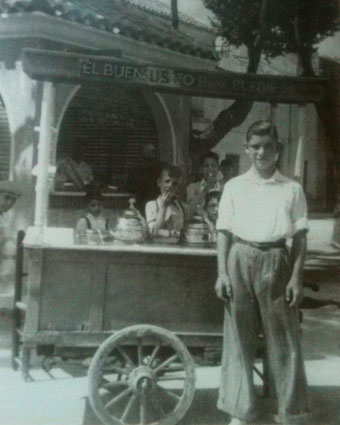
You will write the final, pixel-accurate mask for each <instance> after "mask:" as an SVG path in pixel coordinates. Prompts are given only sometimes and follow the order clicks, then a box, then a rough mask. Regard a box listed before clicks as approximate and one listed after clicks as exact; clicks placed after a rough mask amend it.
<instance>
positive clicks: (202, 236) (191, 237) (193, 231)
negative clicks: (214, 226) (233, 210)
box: [184, 217, 210, 245]
mask: <svg viewBox="0 0 340 425" xmlns="http://www.w3.org/2000/svg"><path fill="white" fill-rule="evenodd" d="M184 242H185V243H186V244H189V245H207V244H209V243H210V231H209V226H208V224H207V223H206V222H205V221H204V220H203V219H202V218H201V217H194V220H193V221H192V222H190V223H189V224H188V226H187V228H186V230H185V233H184Z"/></svg>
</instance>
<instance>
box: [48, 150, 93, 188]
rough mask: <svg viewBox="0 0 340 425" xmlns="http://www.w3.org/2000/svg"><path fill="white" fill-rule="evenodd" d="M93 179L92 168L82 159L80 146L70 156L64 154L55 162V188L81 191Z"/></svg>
mask: <svg viewBox="0 0 340 425" xmlns="http://www.w3.org/2000/svg"><path fill="white" fill-rule="evenodd" d="M93 181H94V178H93V173H92V168H91V167H90V165H88V164H87V163H86V162H85V160H84V159H83V152H82V149H81V147H78V149H77V151H75V152H74V153H73V155H72V156H70V155H69V154H64V156H63V158H62V159H61V160H59V161H58V162H57V169H56V175H55V188H56V189H57V190H65V189H72V190H76V191H83V190H86V188H87V187H88V186H89V185H90V184H92V182H93Z"/></svg>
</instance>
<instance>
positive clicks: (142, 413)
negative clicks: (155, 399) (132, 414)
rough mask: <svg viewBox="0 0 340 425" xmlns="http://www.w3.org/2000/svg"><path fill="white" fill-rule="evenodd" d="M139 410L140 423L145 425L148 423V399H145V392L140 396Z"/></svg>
mask: <svg viewBox="0 0 340 425" xmlns="http://www.w3.org/2000/svg"><path fill="white" fill-rule="evenodd" d="M139 411H140V425H145V424H146V400H145V395H144V394H141V396H140V405H139Z"/></svg>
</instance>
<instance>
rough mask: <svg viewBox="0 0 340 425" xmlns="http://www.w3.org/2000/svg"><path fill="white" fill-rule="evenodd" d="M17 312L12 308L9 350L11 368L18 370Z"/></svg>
mask: <svg viewBox="0 0 340 425" xmlns="http://www.w3.org/2000/svg"><path fill="white" fill-rule="evenodd" d="M17 314H18V312H17V311H15V310H14V312H13V323H12V351H11V363H12V368H13V370H18V368H19V364H18V359H19V348H20V337H19V334H18V328H17V323H18V319H17V317H16V316H17Z"/></svg>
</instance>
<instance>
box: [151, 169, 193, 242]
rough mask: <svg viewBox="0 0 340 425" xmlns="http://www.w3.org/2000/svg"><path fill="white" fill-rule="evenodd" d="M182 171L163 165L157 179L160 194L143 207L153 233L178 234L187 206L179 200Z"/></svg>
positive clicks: (184, 218)
mask: <svg viewBox="0 0 340 425" xmlns="http://www.w3.org/2000/svg"><path fill="white" fill-rule="evenodd" d="M181 183H182V173H181V171H180V169H179V168H177V167H175V166H173V165H165V166H164V167H163V168H162V171H161V174H160V176H159V178H158V179H157V185H158V187H159V190H160V195H159V196H158V198H157V199H155V200H153V201H149V202H148V203H147V204H146V207H145V216H146V221H147V224H148V227H149V230H150V232H151V233H153V234H154V235H160V236H179V234H180V232H181V231H182V230H183V228H184V225H185V221H186V219H187V206H186V204H184V203H183V202H181V201H180V200H179V191H180V187H181Z"/></svg>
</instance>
